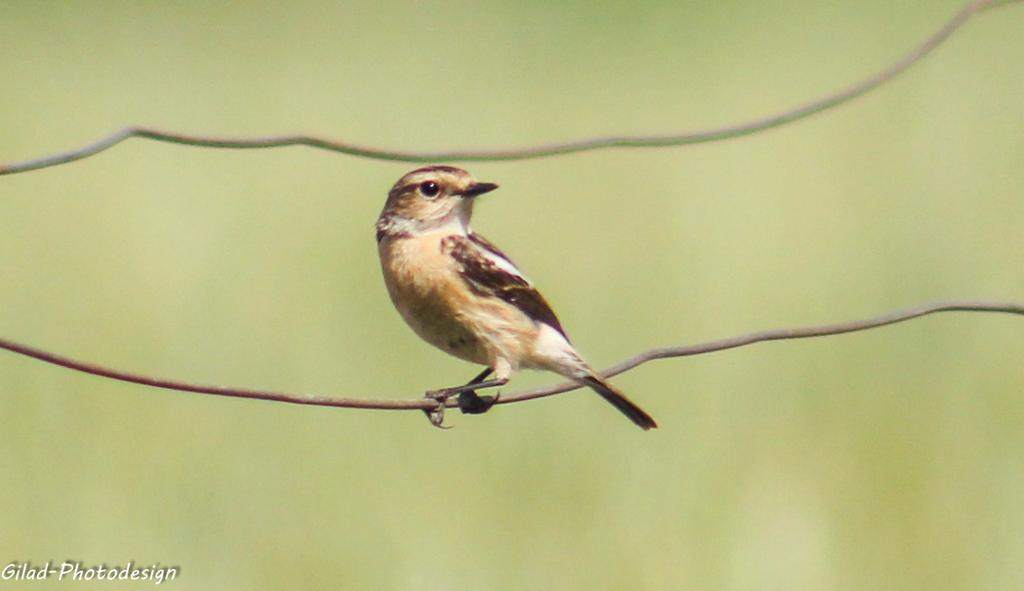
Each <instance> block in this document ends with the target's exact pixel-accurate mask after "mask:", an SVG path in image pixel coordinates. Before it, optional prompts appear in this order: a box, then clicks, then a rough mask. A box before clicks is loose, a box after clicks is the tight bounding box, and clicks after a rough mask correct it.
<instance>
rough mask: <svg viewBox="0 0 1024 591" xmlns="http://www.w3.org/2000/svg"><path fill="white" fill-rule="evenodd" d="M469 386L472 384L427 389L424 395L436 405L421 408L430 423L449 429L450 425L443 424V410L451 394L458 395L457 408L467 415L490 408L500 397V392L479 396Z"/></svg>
mask: <svg viewBox="0 0 1024 591" xmlns="http://www.w3.org/2000/svg"><path fill="white" fill-rule="evenodd" d="M469 388H472V385H470V384H467V385H465V386H455V387H453V388H442V389H440V390H429V391H427V393H426V394H425V396H424V397H425V398H429V399H431V400H433V401H435V402H437V406H435V407H434V408H431V409H423V413H424V414H425V415H427V419H429V420H430V424H431V425H433V426H435V427H437V428H439V429H451V427H450V426H445V424H444V411H445V409H446V408H447V406H448V399H449V398H451V397H452V396H458V404H459V410H461V411H462V414H467V415H482V414H484V413H485V412H487V411H489V410H491V407H492V406H494V405H495V404H496V403H497V402H498V399H499V398H501V394H500V393H499V394H495V395H494V396H480V395H479V394H477V393H476V390H473V389H469Z"/></svg>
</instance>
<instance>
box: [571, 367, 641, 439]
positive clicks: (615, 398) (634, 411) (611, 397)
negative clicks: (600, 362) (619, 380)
mask: <svg viewBox="0 0 1024 591" xmlns="http://www.w3.org/2000/svg"><path fill="white" fill-rule="evenodd" d="M578 379H579V380H580V381H581V382H583V383H584V384H586V385H588V386H590V387H591V388H592V389H593V390H594V392H597V393H598V394H600V395H601V398H604V399H605V400H607V401H608V402H610V403H611V404H612V406H614V407H615V408H617V409H619V412H621V413H622V414H624V415H626V416H627V417H629V420H631V421H633V422H634V423H636V424H637V426H639V427H640V428H641V429H643V430H644V431H646V430H648V429H654V428H657V426H658V423H655V422H654V419H653V418H651V415H649V414H647V413H646V412H645V411H644V409H642V408H640V407H639V406H637V405H636V404H634V403H633V401H632V400H630V399H629V398H626V395H625V394H623V393H622V392H620V391H619V389H618V388H616V387H615V386H612V385H611V384H609V383H608V382H606V381H604V380H603V379H601V378H599V377H598V376H596V375H593V374H591V375H588V376H585V377H582V378H578Z"/></svg>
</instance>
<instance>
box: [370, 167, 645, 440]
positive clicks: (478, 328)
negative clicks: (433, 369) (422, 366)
mask: <svg viewBox="0 0 1024 591" xmlns="http://www.w3.org/2000/svg"><path fill="white" fill-rule="evenodd" d="M496 188H497V185H494V184H491V183H479V182H477V181H476V180H475V179H473V177H472V176H471V175H470V174H469V173H467V172H466V171H464V170H461V169H458V168H454V167H448V166H431V167H425V168H420V169H417V170H414V171H412V172H410V173H408V174H406V175H405V176H403V177H402V178H401V179H399V181H398V182H397V183H395V186H394V187H393V188H392V189H391V192H390V193H389V194H388V200H387V203H386V204H385V206H384V210H383V211H382V212H381V215H380V217H379V218H378V220H377V241H378V250H379V254H380V260H381V267H382V270H383V273H384V282H385V284H386V285H387V289H388V294H389V295H390V296H391V300H392V302H393V303H394V304H395V307H396V308H397V309H398V311H399V313H400V314H401V315H402V318H404V319H405V321H406V322H407V323H408V324H409V326H410V327H412V329H413V330H414V331H415V332H416V334H418V335H419V336H420V337H421V338H423V340H425V341H427V342H428V343H430V344H432V345H434V346H435V347H437V348H439V349H441V350H442V351H445V352H446V353H448V354H450V355H454V356H455V357H458V358H460V359H463V360H466V361H469V362H471V363H477V364H480V365H485V366H487V367H489V368H491V369H492V370H493V371H494V374H495V377H496V378H497V379H498V380H500V381H507V380H508V379H509V378H510V377H511V375H512V373H513V372H515V371H516V370H518V369H520V368H531V369H544V370H549V371H553V372H556V373H558V374H560V375H563V376H565V377H568V378H570V379H573V380H576V381H578V382H580V383H582V384H585V385H587V386H589V387H591V388H592V389H594V391H596V392H597V393H598V394H600V395H601V396H602V397H603V398H605V399H606V400H608V401H609V402H611V403H612V404H613V405H614V406H615V407H616V408H618V409H619V410H620V411H621V412H623V413H624V414H625V415H626V416H628V417H629V418H630V419H631V420H633V422H635V423H636V424H637V425H639V426H641V427H643V428H644V429H650V428H653V427H656V426H657V425H656V423H655V422H654V419H652V418H651V417H650V415H648V414H647V413H646V412H644V411H643V410H642V409H640V408H639V407H638V406H636V405H635V404H634V403H633V402H631V401H630V400H629V399H628V398H626V397H625V395H623V394H622V393H621V392H620V391H619V390H617V389H616V388H614V387H613V386H612V385H611V384H608V383H607V382H606V381H604V380H603V379H602V378H601V377H600V376H599V375H597V373H596V372H595V371H594V370H593V369H592V368H591V367H590V366H589V365H588V364H587V363H586V361H584V360H583V358H582V357H580V355H579V354H578V353H577V352H576V350H575V349H574V348H573V346H572V345H571V344H570V343H569V339H568V337H567V336H566V334H565V331H564V330H563V329H562V326H561V324H560V323H559V321H558V318H557V317H556V316H555V313H554V312H553V311H552V310H551V307H550V306H549V305H548V304H547V302H546V301H545V300H544V298H543V297H542V296H541V295H540V293H539V292H538V291H537V290H536V289H535V288H534V287H533V286H532V284H530V282H529V281H528V280H526V279H525V277H523V275H522V273H521V272H519V270H518V268H516V266H515V264H513V263H512V261H511V260H510V259H509V258H508V257H507V256H505V254H504V253H502V252H501V251H500V250H498V249H497V248H496V247H495V246H494V245H493V244H491V243H490V242H488V241H487V240H485V239H484V238H483V237H481V236H479V235H477V234H475V233H473V232H472V230H470V228H469V220H470V217H471V216H472V211H473V203H474V199H475V197H477V196H478V195H481V194H483V193H486V192H489V191H492V190H494V189H496Z"/></svg>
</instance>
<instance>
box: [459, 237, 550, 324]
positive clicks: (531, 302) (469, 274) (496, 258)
mask: <svg viewBox="0 0 1024 591" xmlns="http://www.w3.org/2000/svg"><path fill="white" fill-rule="evenodd" d="M444 240H445V248H447V249H448V250H449V252H450V253H451V256H452V258H453V259H455V261H456V262H457V263H458V265H459V273H460V275H461V276H462V279H463V280H464V281H465V282H466V283H467V284H468V285H469V287H470V289H472V290H473V291H475V292H476V293H478V294H480V295H487V296H492V297H496V298H499V299H501V300H504V301H506V302H508V303H509V304H512V305H513V306H515V307H516V308H518V309H519V310H520V311H521V312H522V313H524V314H526V315H527V316H529V317H530V318H532V319H533V320H535V321H537V322H543V323H544V324H547V325H548V326H550V327H551V328H554V329H555V330H557V331H558V332H559V333H561V335H562V336H563V337H566V339H568V338H569V337H568V336H566V334H565V330H564V329H563V328H562V324H561V323H560V322H559V321H558V317H557V316H555V312H554V311H553V310H552V309H551V306H549V305H548V303H547V301H545V300H544V296H542V295H540V292H538V291H537V290H536V289H535V288H534V287H533V285H531V284H530V282H529V280H527V279H526V278H525V277H523V274H522V273H521V272H520V271H519V269H518V268H517V267H516V266H515V263H513V262H512V261H511V260H510V259H509V258H508V257H507V256H505V253H503V252H501V251H500V250H498V247H496V246H494V245H493V244H491V243H490V242H489V241H488V240H487V239H485V238H484V237H483V236H480V235H479V234H469V235H468V236H449V237H447V238H445V239H444Z"/></svg>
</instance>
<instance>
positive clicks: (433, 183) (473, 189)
mask: <svg viewBox="0 0 1024 591" xmlns="http://www.w3.org/2000/svg"><path fill="white" fill-rule="evenodd" d="M497 188H498V185H495V184H494V183H481V182H477V180H476V179H474V178H473V175H471V174H469V173H468V172H466V171H465V170H462V169H461V168H455V167H454V166H426V167H423V168H417V169H416V170H414V171H412V172H409V173H407V174H406V175H405V176H403V177H402V178H400V179H398V182H397V183H395V186H394V187H392V188H391V191H390V192H389V193H388V200H387V203H385V204H384V210H383V211H382V212H381V214H380V218H379V219H378V221H377V229H378V231H384V232H385V233H398V232H401V233H411V232H417V233H421V232H430V231H433V230H439V229H442V228H444V227H446V226H449V225H451V226H452V227H453V229H458V228H461V229H462V230H463V231H464V230H465V229H466V228H467V227H468V226H469V218H470V216H471V215H472V214H473V201H474V199H475V198H476V197H478V196H480V195H483V194H484V193H488V192H490V191H493V190H495V189H497Z"/></svg>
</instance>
